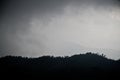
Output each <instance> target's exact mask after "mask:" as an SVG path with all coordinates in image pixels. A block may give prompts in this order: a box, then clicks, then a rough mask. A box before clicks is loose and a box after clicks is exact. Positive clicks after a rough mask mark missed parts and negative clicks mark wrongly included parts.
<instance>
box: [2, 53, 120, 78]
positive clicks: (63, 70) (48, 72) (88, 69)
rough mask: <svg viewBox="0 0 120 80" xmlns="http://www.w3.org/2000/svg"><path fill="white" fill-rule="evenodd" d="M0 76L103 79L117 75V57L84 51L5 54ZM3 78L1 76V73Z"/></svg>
mask: <svg viewBox="0 0 120 80" xmlns="http://www.w3.org/2000/svg"><path fill="white" fill-rule="evenodd" d="M0 73H1V76H2V77H3V76H9V77H13V76H16V77H19V78H22V79H23V78H31V79H35V78H44V79H45V78H48V77H49V78H55V77H56V78H58V77H59V78H63V79H65V78H74V79H75V78H78V79H97V80H98V79H105V78H106V79H107V78H114V79H115V78H118V79H119V73H120V60H116V61H115V60H112V59H108V58H106V57H105V55H104V54H102V55H99V54H98V53H91V52H88V53H86V54H77V55H73V56H71V57H68V56H65V57H53V56H43V57H39V58H27V57H21V56H6V57H1V58H0ZM4 78H5V77H4Z"/></svg>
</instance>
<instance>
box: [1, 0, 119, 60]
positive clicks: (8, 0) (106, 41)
mask: <svg viewBox="0 0 120 80" xmlns="http://www.w3.org/2000/svg"><path fill="white" fill-rule="evenodd" d="M119 35H120V1H119V0H1V1H0V56H5V55H17V56H31V57H36V56H42V55H55V56H64V55H72V54H78V53H85V52H88V51H92V52H99V53H100V54H102V53H103V54H105V55H107V56H108V57H110V58H114V59H118V58H120V36H119Z"/></svg>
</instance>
